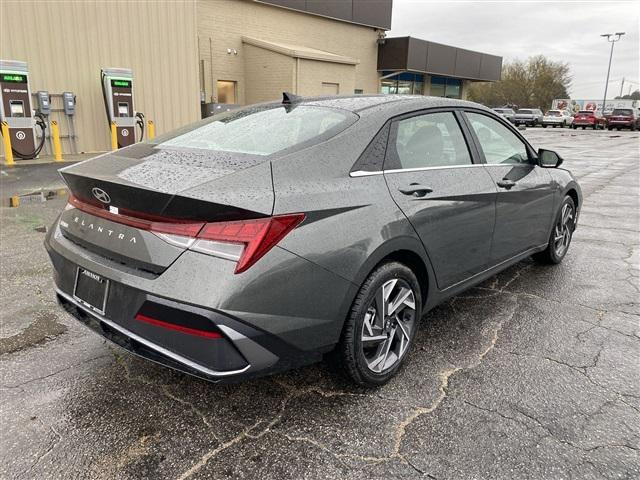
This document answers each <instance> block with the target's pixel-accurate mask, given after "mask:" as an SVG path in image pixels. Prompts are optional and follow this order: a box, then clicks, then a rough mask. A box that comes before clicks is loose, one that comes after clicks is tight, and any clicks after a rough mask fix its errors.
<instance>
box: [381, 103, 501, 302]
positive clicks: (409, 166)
mask: <svg viewBox="0 0 640 480" xmlns="http://www.w3.org/2000/svg"><path fill="white" fill-rule="evenodd" d="M460 120H461V117H460V116H459V114H458V113H456V112H453V111H438V112H434V113H426V112H422V113H419V114H414V115H413V116H408V117H403V118H400V119H398V120H396V121H394V122H393V123H392V125H391V131H390V136H389V141H388V144H387V154H386V158H385V163H384V175H385V178H386V180H387V185H388V187H389V191H390V193H391V196H392V197H393V199H394V201H395V202H396V204H397V205H398V207H399V208H400V209H401V210H402V211H403V212H404V214H405V215H406V216H407V218H408V219H409V221H410V222H411V223H412V224H413V227H414V228H415V230H416V232H417V233H418V235H419V236H420V238H421V240H422V242H423V244H424V246H425V248H426V250H427V253H428V254H429V258H430V260H431V263H432V265H433V267H434V270H435V275H436V280H437V283H438V287H439V288H440V289H441V290H442V289H445V288H447V287H450V286H452V285H454V284H456V283H459V282H461V281H463V280H465V279H467V278H468V277H471V276H473V275H474V274H476V273H478V272H480V271H482V270H484V269H485V268H486V266H487V263H488V261H489V253H490V248H491V237H492V233H493V228H494V221H495V197H496V186H495V183H494V182H493V180H492V178H491V176H490V175H489V174H488V173H487V171H486V169H485V168H484V167H483V166H482V165H480V164H475V163H473V160H472V153H471V150H470V148H469V145H468V144H467V142H466V141H465V137H464V135H463V133H462V132H463V131H462V127H461V124H460Z"/></svg>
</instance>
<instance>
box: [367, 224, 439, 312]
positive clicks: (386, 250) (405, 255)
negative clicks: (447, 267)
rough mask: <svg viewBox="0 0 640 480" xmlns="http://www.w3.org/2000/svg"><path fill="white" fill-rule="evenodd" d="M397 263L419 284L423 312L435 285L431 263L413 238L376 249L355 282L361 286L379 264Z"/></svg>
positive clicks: (404, 238)
mask: <svg viewBox="0 0 640 480" xmlns="http://www.w3.org/2000/svg"><path fill="white" fill-rule="evenodd" d="M389 261H397V262H399V263H402V264H403V265H406V266H407V267H409V268H410V269H411V271H413V273H414V274H415V275H416V278H417V279H418V283H419V284H420V295H421V297H422V306H423V311H424V307H425V306H426V305H427V304H428V303H429V300H430V297H432V296H433V293H434V289H433V287H434V286H435V285H436V282H435V276H434V272H433V268H432V266H431V261H430V260H429V257H428V255H427V253H426V251H425V249H424V247H423V245H422V243H421V242H420V241H419V240H418V239H417V238H414V237H402V238H395V239H393V240H390V241H388V242H386V243H384V244H382V245H381V246H380V247H378V248H377V249H376V250H375V251H374V252H373V253H372V254H371V255H370V256H369V258H368V259H367V261H366V262H364V264H363V265H362V266H361V268H360V270H359V271H358V273H357V275H356V278H355V282H356V283H357V284H358V285H362V284H363V283H364V281H365V280H366V278H367V277H368V276H369V275H370V274H371V272H373V271H374V270H375V269H376V268H378V267H379V266H380V265H381V264H383V263H385V262H389Z"/></svg>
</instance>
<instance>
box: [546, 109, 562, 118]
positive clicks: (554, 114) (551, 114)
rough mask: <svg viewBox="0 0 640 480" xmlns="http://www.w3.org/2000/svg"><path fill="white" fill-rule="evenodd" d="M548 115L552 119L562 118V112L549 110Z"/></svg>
mask: <svg viewBox="0 0 640 480" xmlns="http://www.w3.org/2000/svg"><path fill="white" fill-rule="evenodd" d="M547 115H549V116H550V117H560V116H562V112H561V111H560V110H549V111H548V112H547Z"/></svg>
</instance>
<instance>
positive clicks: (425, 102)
mask: <svg viewBox="0 0 640 480" xmlns="http://www.w3.org/2000/svg"><path fill="white" fill-rule="evenodd" d="M292 103H295V104H297V105H313V106H323V107H328V108H340V109H343V110H348V111H350V112H354V113H360V112H363V111H365V110H367V109H371V108H373V107H384V106H386V105H388V106H391V105H393V107H394V110H396V109H400V110H403V109H404V110H406V111H408V112H409V111H413V110H418V109H423V108H438V107H460V106H467V107H474V108H482V109H486V110H488V109H487V108H486V107H485V106H483V105H480V104H478V103H473V102H468V101H465V100H457V99H454V98H443V97H428V96H424V95H394V94H377V95H339V96H327V97H297V98H296V99H295V102H292ZM403 107H404V108H403Z"/></svg>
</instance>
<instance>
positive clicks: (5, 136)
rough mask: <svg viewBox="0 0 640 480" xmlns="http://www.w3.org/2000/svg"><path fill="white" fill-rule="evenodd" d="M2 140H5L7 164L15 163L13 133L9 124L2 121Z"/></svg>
mask: <svg viewBox="0 0 640 480" xmlns="http://www.w3.org/2000/svg"><path fill="white" fill-rule="evenodd" d="M2 141H3V142H4V159H5V163H6V164H7V165H13V163H14V162H13V149H12V148H11V134H10V133H9V124H8V123H7V122H2Z"/></svg>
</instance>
